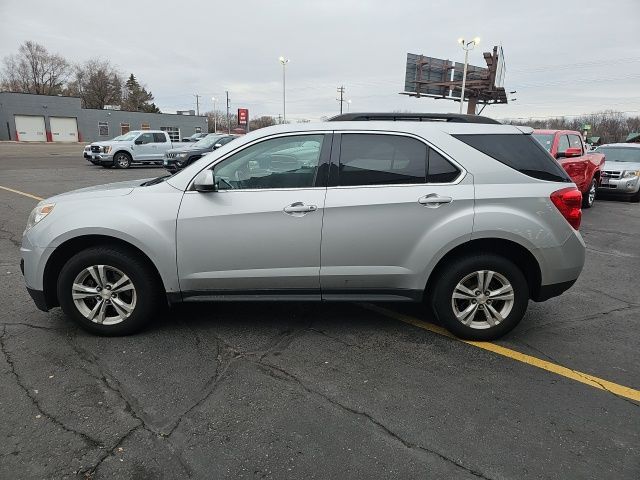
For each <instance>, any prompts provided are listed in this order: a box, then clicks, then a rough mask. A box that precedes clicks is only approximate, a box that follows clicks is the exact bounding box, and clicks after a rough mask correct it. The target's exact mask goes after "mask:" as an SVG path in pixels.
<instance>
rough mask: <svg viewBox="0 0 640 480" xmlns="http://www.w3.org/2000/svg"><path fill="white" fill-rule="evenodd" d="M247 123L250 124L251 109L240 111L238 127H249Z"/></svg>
mask: <svg viewBox="0 0 640 480" xmlns="http://www.w3.org/2000/svg"><path fill="white" fill-rule="evenodd" d="M247 123H249V109H248V108H239V109H238V125H247Z"/></svg>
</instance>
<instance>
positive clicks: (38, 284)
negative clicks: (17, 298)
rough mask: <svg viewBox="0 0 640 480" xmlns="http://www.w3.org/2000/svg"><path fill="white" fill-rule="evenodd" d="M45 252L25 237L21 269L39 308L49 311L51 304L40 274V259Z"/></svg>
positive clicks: (28, 290) (21, 249) (28, 288)
mask: <svg viewBox="0 0 640 480" xmlns="http://www.w3.org/2000/svg"><path fill="white" fill-rule="evenodd" d="M44 252H45V250H44V249H42V248H37V247H34V246H33V245H31V243H30V242H29V240H28V239H27V237H24V238H23V242H22V247H21V248H20V253H21V255H22V258H21V259H20V271H21V272H22V275H23V276H24V281H25V284H26V287H27V292H29V295H30V296H31V298H32V299H33V303H35V305H36V307H38V309H39V310H42V311H43V312H47V311H49V305H48V304H47V299H46V296H45V294H44V290H43V288H42V287H43V285H42V276H41V275H40V274H39V267H40V263H41V262H40V260H41V259H42V256H43V253H44Z"/></svg>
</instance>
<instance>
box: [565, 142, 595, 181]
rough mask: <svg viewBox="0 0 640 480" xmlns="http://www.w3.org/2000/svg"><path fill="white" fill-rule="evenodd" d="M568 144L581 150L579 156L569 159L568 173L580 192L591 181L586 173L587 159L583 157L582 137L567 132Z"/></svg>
mask: <svg viewBox="0 0 640 480" xmlns="http://www.w3.org/2000/svg"><path fill="white" fill-rule="evenodd" d="M567 136H568V137H569V146H570V147H573V148H579V149H580V150H581V151H582V154H581V155H580V156H579V157H573V158H571V159H567V160H571V163H570V165H571V171H572V173H570V176H571V179H572V180H573V181H574V182H575V184H576V185H577V186H578V189H579V190H580V191H581V192H584V191H586V190H587V187H588V186H589V183H590V182H591V178H590V177H589V175H588V174H587V170H588V166H589V165H588V164H589V161H588V159H587V158H585V156H584V155H585V152H584V146H583V144H582V139H581V138H580V137H579V136H578V135H576V134H569V135H567Z"/></svg>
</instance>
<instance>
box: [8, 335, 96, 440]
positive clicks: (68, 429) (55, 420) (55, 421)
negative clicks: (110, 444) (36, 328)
mask: <svg viewBox="0 0 640 480" xmlns="http://www.w3.org/2000/svg"><path fill="white" fill-rule="evenodd" d="M6 333H7V327H6V326H4V325H3V330H2V335H0V351H2V354H3V355H4V358H5V360H6V361H7V364H8V365H9V369H10V371H11V373H12V374H13V376H14V377H15V379H16V383H17V384H18V386H19V387H20V388H21V389H22V390H23V391H24V393H25V394H26V396H27V397H28V398H29V400H31V403H32V404H33V406H34V407H35V408H36V409H37V410H38V411H39V412H40V414H41V415H42V416H44V417H45V418H47V419H48V420H49V421H51V422H52V423H53V424H55V425H56V426H58V427H60V428H61V429H63V430H64V431H65V432H68V433H71V434H74V435H77V436H79V437H80V438H82V440H83V441H84V442H85V443H86V445H87V447H89V448H99V447H100V445H101V443H100V441H99V440H96V439H95V438H93V437H91V436H90V435H87V434H86V433H83V432H79V431H77V430H74V429H73V428H71V427H68V426H67V425H65V424H64V423H63V422H62V421H61V420H59V419H58V418H56V417H55V416H53V415H52V414H50V413H49V412H47V411H46V410H45V409H44V408H42V406H41V405H40V403H39V402H38V399H37V398H36V397H35V396H34V394H33V393H32V391H31V389H29V388H28V387H27V386H26V385H25V384H24V382H23V380H22V379H21V378H20V375H19V374H18V372H17V371H16V367H15V362H14V361H13V358H11V355H10V354H9V352H8V350H7V346H6V344H5V336H6Z"/></svg>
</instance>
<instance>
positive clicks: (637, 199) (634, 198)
mask: <svg viewBox="0 0 640 480" xmlns="http://www.w3.org/2000/svg"><path fill="white" fill-rule="evenodd" d="M629 201H630V202H633V203H638V202H640V190H638V191H637V192H636V193H634V194H633V195H631V198H630V199H629Z"/></svg>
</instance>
